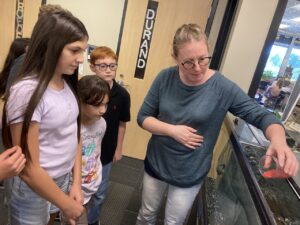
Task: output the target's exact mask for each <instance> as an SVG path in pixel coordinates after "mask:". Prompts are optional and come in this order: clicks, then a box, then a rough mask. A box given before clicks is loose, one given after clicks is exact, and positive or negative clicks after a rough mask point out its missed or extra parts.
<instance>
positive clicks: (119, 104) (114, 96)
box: [88, 46, 130, 224]
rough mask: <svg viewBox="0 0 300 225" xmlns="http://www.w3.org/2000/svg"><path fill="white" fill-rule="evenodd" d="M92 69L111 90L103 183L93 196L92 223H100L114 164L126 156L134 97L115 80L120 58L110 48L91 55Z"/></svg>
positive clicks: (105, 115)
mask: <svg viewBox="0 0 300 225" xmlns="http://www.w3.org/2000/svg"><path fill="white" fill-rule="evenodd" d="M90 67H91V70H92V71H93V72H95V73H96V75H97V76H99V77H101V78H102V79H104V80H105V81H106V82H107V83H108V84H109V87H110V89H111V92H110V100H109V103H108V106H107V111H106V113H105V114H104V115H103V117H104V119H105V121H106V124H107V129H106V133H105V135H104V138H103V141H102V152H101V162H102V182H101V184H100V187H99V189H98V190H97V192H96V193H95V194H94V195H93V199H92V203H91V206H90V208H89V213H88V220H89V224H98V220H99V216H100V211H101V207H102V204H103V202H104V199H105V196H106V192H107V188H108V180H109V174H110V170H111V166H112V162H113V161H114V162H116V161H118V160H120V159H121V157H122V146H123V139H124V135H125V130H126V122H128V121H130V96H129V94H128V92H127V91H126V90H125V89H124V88H123V87H121V86H120V85H119V84H117V82H116V81H115V77H116V70H117V67H118V64H117V56H116V54H115V53H114V51H113V50H111V49H110V48H108V47H105V46H103V47H98V48H95V49H94V50H93V52H92V53H91V59H90Z"/></svg>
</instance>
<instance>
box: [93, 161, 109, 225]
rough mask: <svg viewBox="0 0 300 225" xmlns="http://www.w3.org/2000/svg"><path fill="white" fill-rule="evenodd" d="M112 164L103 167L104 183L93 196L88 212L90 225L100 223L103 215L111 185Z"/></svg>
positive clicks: (102, 182)
mask: <svg viewBox="0 0 300 225" xmlns="http://www.w3.org/2000/svg"><path fill="white" fill-rule="evenodd" d="M111 167H112V163H109V164H106V165H104V166H102V181H101V184H100V186H99V188H98V190H97V192H96V193H95V194H93V196H92V198H91V200H90V202H91V203H90V204H89V210H88V221H89V224H93V223H98V221H99V218H100V213H101V208H102V205H103V202H104V200H105V198H106V194H107V189H108V184H109V174H110V171H111Z"/></svg>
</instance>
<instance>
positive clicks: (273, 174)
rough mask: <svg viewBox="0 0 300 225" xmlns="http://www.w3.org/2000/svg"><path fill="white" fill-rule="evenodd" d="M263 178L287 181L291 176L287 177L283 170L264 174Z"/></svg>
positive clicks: (274, 170)
mask: <svg viewBox="0 0 300 225" xmlns="http://www.w3.org/2000/svg"><path fill="white" fill-rule="evenodd" d="M262 175H263V177H264V178H267V179H276V178H277V179H286V178H289V175H287V174H286V173H285V172H284V171H283V170H281V169H272V170H268V171H265V172H263V174H262Z"/></svg>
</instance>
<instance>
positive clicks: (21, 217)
mask: <svg viewBox="0 0 300 225" xmlns="http://www.w3.org/2000/svg"><path fill="white" fill-rule="evenodd" d="M69 177H70V175H69V174H67V175H64V176H62V177H59V178H57V179H55V182H56V183H57V184H58V186H59V187H60V186H61V187H63V188H65V189H66V190H64V191H67V190H68V184H69ZM10 185H11V188H12V189H11V192H10V193H9V203H8V205H9V212H10V215H9V217H10V223H11V224H13V225H41V224H47V222H48V220H49V215H50V207H51V203H50V202H48V201H46V200H45V199H43V198H41V197H40V196H39V195H38V194H36V193H35V192H34V191H32V190H31V188H30V187H29V186H28V185H27V184H26V183H25V182H24V181H22V180H21V179H20V177H18V176H16V177H14V178H13V179H12V180H11V183H10Z"/></svg>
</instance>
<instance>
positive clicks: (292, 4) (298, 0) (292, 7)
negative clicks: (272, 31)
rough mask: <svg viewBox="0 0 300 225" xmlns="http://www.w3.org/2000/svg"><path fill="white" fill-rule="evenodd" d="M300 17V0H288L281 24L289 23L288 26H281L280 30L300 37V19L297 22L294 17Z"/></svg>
mask: <svg viewBox="0 0 300 225" xmlns="http://www.w3.org/2000/svg"><path fill="white" fill-rule="evenodd" d="M296 17H300V0H288V4H287V7H286V9H285V12H284V15H283V18H282V21H281V25H282V24H284V25H288V27H286V28H281V27H280V28H279V31H280V32H282V33H285V34H288V35H293V36H298V37H300V21H298V22H296V21H293V20H292V19H294V18H296Z"/></svg>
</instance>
